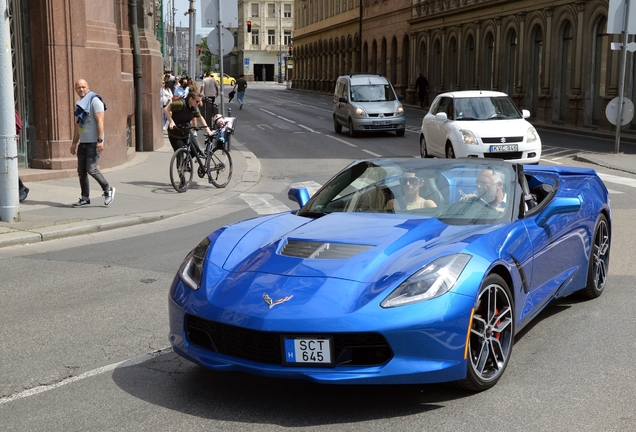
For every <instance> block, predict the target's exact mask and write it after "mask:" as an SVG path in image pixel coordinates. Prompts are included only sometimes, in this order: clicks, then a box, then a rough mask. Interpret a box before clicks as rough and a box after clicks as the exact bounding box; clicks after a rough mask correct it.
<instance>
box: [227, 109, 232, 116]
mask: <svg viewBox="0 0 636 432" xmlns="http://www.w3.org/2000/svg"><path fill="white" fill-rule="evenodd" d="M227 116H228V117H232V108H229V107H228V109H227Z"/></svg>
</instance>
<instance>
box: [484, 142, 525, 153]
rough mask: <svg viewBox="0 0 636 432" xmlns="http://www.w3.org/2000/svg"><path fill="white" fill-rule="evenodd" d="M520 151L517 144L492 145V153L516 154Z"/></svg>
mask: <svg viewBox="0 0 636 432" xmlns="http://www.w3.org/2000/svg"><path fill="white" fill-rule="evenodd" d="M516 151H519V146H518V145H517V144H504V145H491V146H490V153H496V152H516Z"/></svg>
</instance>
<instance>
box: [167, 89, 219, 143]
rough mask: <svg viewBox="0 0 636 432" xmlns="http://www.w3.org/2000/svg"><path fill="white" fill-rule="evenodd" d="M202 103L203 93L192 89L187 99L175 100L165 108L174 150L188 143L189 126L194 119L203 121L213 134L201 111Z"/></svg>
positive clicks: (207, 131)
mask: <svg viewBox="0 0 636 432" xmlns="http://www.w3.org/2000/svg"><path fill="white" fill-rule="evenodd" d="M200 104H201V94H200V93H198V92H195V91H191V92H189V93H188V96H187V97H186V98H185V99H181V100H177V101H174V102H172V103H170V104H168V105H167V106H166V107H165V108H164V109H163V112H164V113H165V115H166V118H167V119H168V139H169V140H170V145H171V146H172V149H173V150H174V151H177V150H178V149H179V148H181V147H186V146H187V145H188V136H189V135H190V131H189V129H188V127H189V126H190V122H191V121H192V119H197V120H196V121H197V122H201V123H202V124H203V126H205V127H206V133H207V134H208V135H212V131H211V130H210V127H209V126H208V125H207V123H206V122H205V119H204V118H203V116H202V115H201V113H200V112H199V105H200Z"/></svg>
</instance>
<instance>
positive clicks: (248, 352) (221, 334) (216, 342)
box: [186, 315, 393, 366]
mask: <svg viewBox="0 0 636 432" xmlns="http://www.w3.org/2000/svg"><path fill="white" fill-rule="evenodd" d="M186 333H187V337H188V340H189V341H190V343H192V344H193V345H196V346H198V347H200V348H203V349H207V350H210V351H214V352H217V353H219V354H224V355H227V356H231V357H237V358H241V359H244V360H250V361H254V362H258V363H266V364H277V365H280V364H283V353H282V351H283V346H282V343H283V342H282V336H283V333H274V332H264V331H258V330H250V329H245V328H241V327H236V326H231V325H228V324H221V323H218V322H215V321H209V320H206V319H203V318H199V317H196V316H194V315H186ZM284 335H285V336H294V334H290V333H284ZM302 336H303V337H312V336H313V337H325V336H331V337H333V350H334V359H335V365H336V366H377V365H382V364H385V363H386V362H388V361H389V360H390V359H391V358H392V357H393V351H391V348H390V347H389V344H388V343H387V341H386V339H384V337H383V336H382V335H380V334H378V333H336V334H329V335H325V334H317V333H316V334H314V335H307V334H305V333H303V334H302Z"/></svg>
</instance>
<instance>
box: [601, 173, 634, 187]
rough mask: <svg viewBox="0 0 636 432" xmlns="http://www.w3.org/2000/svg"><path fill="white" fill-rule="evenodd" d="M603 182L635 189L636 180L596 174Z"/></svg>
mask: <svg viewBox="0 0 636 432" xmlns="http://www.w3.org/2000/svg"><path fill="white" fill-rule="evenodd" d="M597 174H598V176H599V177H600V178H601V180H603V181H604V182H609V183H616V184H621V185H625V186H630V187H636V179H632V178H628V177H619V176H615V175H612V174H605V173H597Z"/></svg>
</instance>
